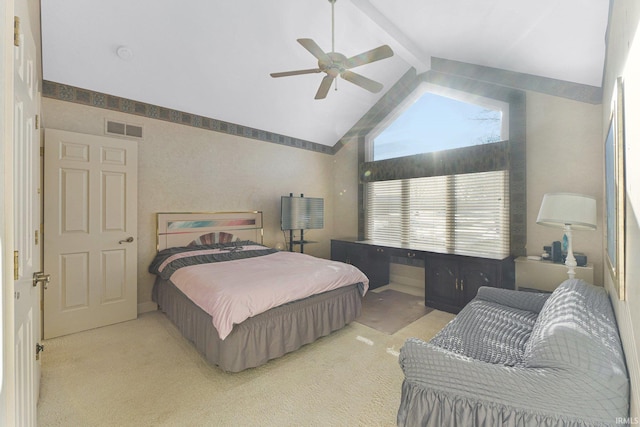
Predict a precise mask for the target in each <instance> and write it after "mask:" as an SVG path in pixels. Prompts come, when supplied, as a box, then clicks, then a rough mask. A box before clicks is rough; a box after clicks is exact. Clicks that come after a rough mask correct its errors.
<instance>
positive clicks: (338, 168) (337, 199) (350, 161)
mask: <svg viewBox="0 0 640 427" xmlns="http://www.w3.org/2000/svg"><path fill="white" fill-rule="evenodd" d="M333 157H334V160H333V168H334V169H333V176H334V179H333V194H334V211H333V218H334V220H333V221H334V234H333V237H337V238H340V237H357V236H358V179H359V177H358V143H357V140H356V138H353V139H352V140H350V141H349V142H347V143H346V144H345V145H344V146H343V147H342V148H340V150H339V151H338V152H337V153H336V155H335V156H333Z"/></svg>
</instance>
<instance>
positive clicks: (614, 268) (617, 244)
mask: <svg viewBox="0 0 640 427" xmlns="http://www.w3.org/2000/svg"><path fill="white" fill-rule="evenodd" d="M624 145H625V144H624V85H623V81H622V78H621V77H618V79H617V80H616V86H615V88H614V91H613V98H612V100H611V119H610V121H609V131H608V132H607V138H606V140H605V143H604V161H605V202H606V206H605V221H606V233H607V235H606V260H607V266H608V270H609V273H610V274H611V279H612V280H613V283H614V287H615V289H616V292H617V293H618V298H619V299H620V300H624V299H625V280H624V275H625V263H624V261H625V241H624V234H625V193H626V191H625V190H626V189H625V170H624V169H625V168H624V166H625V163H624V152H625V146H624Z"/></svg>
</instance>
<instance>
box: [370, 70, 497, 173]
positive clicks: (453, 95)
mask: <svg viewBox="0 0 640 427" xmlns="http://www.w3.org/2000/svg"><path fill="white" fill-rule="evenodd" d="M426 93H431V94H434V95H438V96H442V97H446V98H450V99H454V100H456V101H460V102H465V103H468V104H473V105H476V106H479V107H482V108H487V109H490V110H494V111H500V112H501V113H502V120H501V129H500V136H501V140H503V141H504V140H508V139H509V107H510V105H509V103H508V102H505V101H501V100H498V99H493V98H489V97H486V96H482V95H476V94H473V93H469V92H464V91H461V90H457V89H453V88H450V87H446V86H440V85H437V84H433V83H429V82H421V83H420V84H418V86H417V87H416V88H415V89H414V90H413V91H411V92H410V93H409V95H408V96H407V97H406V98H404V99H403V100H402V101H401V102H400V103H399V104H398V105H397V106H396V107H395V108H394V109H393V110H392V111H391V112H390V113H389V114H387V115H386V116H385V117H384V118H383V119H382V120H380V121H379V122H378V123H377V124H376V125H375V126H373V128H372V129H371V130H370V131H369V132H368V133H367V134H366V135H365V160H366V161H367V162H373V161H376V160H374V155H375V153H374V142H375V139H376V138H377V137H378V136H379V135H380V134H381V133H382V132H383V131H384V130H385V129H386V128H388V127H389V126H390V125H391V124H392V123H393V122H395V121H396V120H397V119H398V118H399V117H400V116H402V115H403V114H404V113H405V112H406V111H407V110H408V109H409V108H410V107H411V106H412V105H413V104H415V103H416V101H418V100H419V99H420V98H421V97H422V96H424V95H425V94H426ZM419 154H426V153H418V154H417V155H419ZM393 158H397V157H393ZM384 160H387V159H384Z"/></svg>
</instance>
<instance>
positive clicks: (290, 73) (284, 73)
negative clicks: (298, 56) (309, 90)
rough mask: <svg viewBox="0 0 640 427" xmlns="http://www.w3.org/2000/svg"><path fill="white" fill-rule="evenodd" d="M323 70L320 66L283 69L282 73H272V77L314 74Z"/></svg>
mask: <svg viewBox="0 0 640 427" xmlns="http://www.w3.org/2000/svg"><path fill="white" fill-rule="evenodd" d="M321 71H322V70H321V69H320V68H311V69H308V70H298V71H283V72H281V73H271V77H287V76H297V75H299V74H313V73H319V72H321Z"/></svg>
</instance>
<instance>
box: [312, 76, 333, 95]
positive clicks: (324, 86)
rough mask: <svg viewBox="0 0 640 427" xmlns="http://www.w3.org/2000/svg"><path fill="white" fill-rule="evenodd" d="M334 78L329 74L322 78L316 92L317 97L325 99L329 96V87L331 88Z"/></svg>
mask: <svg viewBox="0 0 640 427" xmlns="http://www.w3.org/2000/svg"><path fill="white" fill-rule="evenodd" d="M333 79H334V77H331V76H329V75H326V76H324V79H322V82H321V83H320V87H319V88H318V92H316V98H315V99H325V98H326V97H327V93H329V89H330V88H331V83H333Z"/></svg>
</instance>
